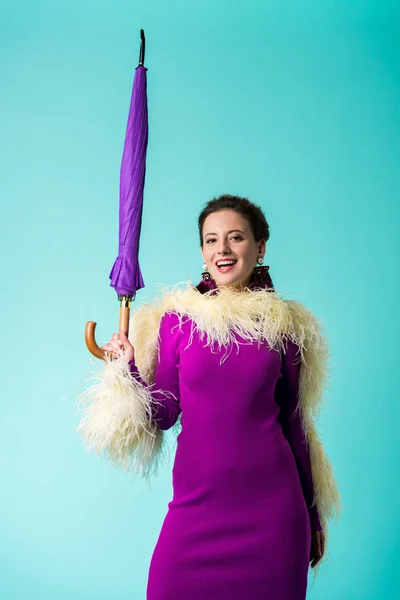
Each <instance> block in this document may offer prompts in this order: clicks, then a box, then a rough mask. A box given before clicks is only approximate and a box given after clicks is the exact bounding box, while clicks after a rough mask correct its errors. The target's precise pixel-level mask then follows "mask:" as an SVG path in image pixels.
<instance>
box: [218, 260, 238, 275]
mask: <svg viewBox="0 0 400 600" xmlns="http://www.w3.org/2000/svg"><path fill="white" fill-rule="evenodd" d="M235 265H236V262H234V263H233V264H232V263H229V264H228V263H227V264H224V263H222V264H221V266H220V265H217V269H218V271H219V272H220V273H227V272H228V271H230V270H231V269H233V267H234V266H235Z"/></svg>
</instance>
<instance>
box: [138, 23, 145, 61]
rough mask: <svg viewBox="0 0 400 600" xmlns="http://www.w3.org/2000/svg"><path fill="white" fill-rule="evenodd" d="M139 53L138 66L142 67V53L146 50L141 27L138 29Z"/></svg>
mask: <svg viewBox="0 0 400 600" xmlns="http://www.w3.org/2000/svg"><path fill="white" fill-rule="evenodd" d="M140 39H141V40H142V41H141V42H140V54H139V67H144V53H145V51H146V38H145V36H144V31H143V29H141V30H140Z"/></svg>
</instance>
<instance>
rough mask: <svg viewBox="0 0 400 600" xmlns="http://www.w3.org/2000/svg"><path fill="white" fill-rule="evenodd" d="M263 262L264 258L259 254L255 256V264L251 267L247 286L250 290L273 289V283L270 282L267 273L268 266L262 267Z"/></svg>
mask: <svg viewBox="0 0 400 600" xmlns="http://www.w3.org/2000/svg"><path fill="white" fill-rule="evenodd" d="M263 262H264V258H263V257H262V256H259V257H258V258H257V265H258V266H256V267H254V269H253V273H252V277H251V279H250V284H249V288H250V289H251V290H255V289H260V288H261V289H265V290H267V291H270V292H272V291H274V285H273V283H272V279H271V276H270V274H269V266H265V267H262V266H261V265H262V264H263Z"/></svg>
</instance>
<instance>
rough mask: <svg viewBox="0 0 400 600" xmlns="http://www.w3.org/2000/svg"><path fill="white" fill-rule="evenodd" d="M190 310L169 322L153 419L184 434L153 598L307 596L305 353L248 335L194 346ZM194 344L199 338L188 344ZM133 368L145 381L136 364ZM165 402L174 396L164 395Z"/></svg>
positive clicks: (163, 332) (167, 317)
mask: <svg viewBox="0 0 400 600" xmlns="http://www.w3.org/2000/svg"><path fill="white" fill-rule="evenodd" d="M190 332H191V322H190V319H189V317H187V319H186V320H185V321H184V322H183V323H182V325H181V327H179V317H178V316H177V315H176V314H175V313H173V312H167V313H165V314H164V316H163V317H162V319H161V323H160V331H159V342H160V352H159V356H158V359H157V364H156V371H155V380H154V386H152V387H151V388H150V389H154V390H157V389H160V390H164V391H168V392H172V394H174V396H175V398H176V400H174V399H173V398H171V397H170V398H169V399H166V398H165V396H163V395H161V394H157V393H156V392H153V396H154V400H155V402H154V407H153V409H152V410H153V419H154V420H155V421H156V423H157V425H158V426H159V427H160V428H161V429H164V430H167V429H169V428H170V427H172V426H173V425H174V424H175V422H176V420H177V418H178V416H179V414H180V413H181V425H182V430H181V432H180V433H179V435H178V438H177V449H176V455H175V461H174V466H173V472H172V483H173V498H172V500H171V502H169V504H168V511H167V514H166V516H165V519H164V522H163V525H162V528H161V532H160V534H159V538H158V541H157V544H156V546H155V549H154V552H153V556H152V559H151V563H150V569H149V577H148V584H147V595H146V598H147V600H244V599H246V600H303V599H304V598H305V596H306V588H307V575H308V567H309V555H310V541H311V529H314V530H319V529H321V526H320V522H319V517H318V512H317V509H316V507H315V506H314V507H311V505H312V498H313V482H312V475H311V465H310V457H309V453H308V448H307V445H306V443H305V437H304V432H303V429H302V426H301V422H300V416H299V414H298V413H297V412H295V408H296V405H297V395H298V379H299V371H300V355H299V354H298V348H297V346H295V345H294V344H293V343H291V342H289V343H287V351H286V353H283V352H279V351H276V350H272V349H270V348H269V346H268V345H267V343H264V344H258V343H257V342H255V343H249V342H248V341H246V340H243V338H241V337H240V336H238V335H237V336H236V339H237V340H238V341H239V342H243V344H241V345H240V346H239V352H237V347H236V345H235V346H234V347H233V349H232V352H231V353H230V355H229V357H228V358H227V360H225V362H223V364H220V360H221V357H222V356H223V354H225V353H226V348H222V349H221V350H220V351H218V348H217V346H214V347H210V346H208V347H205V346H204V344H205V339H203V340H201V339H200V336H199V334H198V333H197V332H195V333H194V336H193V340H192V342H191V344H190V345H189V346H188V343H189V337H190ZM186 346H188V347H187V348H186ZM130 367H131V372H132V374H133V375H134V377H135V378H136V379H138V380H139V381H140V382H141V383H143V385H146V384H145V382H144V381H143V380H142V379H141V377H140V375H139V373H138V370H137V368H136V366H135V362H134V360H133V361H131V363H130ZM161 398H162V401H161Z"/></svg>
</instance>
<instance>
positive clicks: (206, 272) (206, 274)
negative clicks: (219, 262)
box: [201, 263, 211, 281]
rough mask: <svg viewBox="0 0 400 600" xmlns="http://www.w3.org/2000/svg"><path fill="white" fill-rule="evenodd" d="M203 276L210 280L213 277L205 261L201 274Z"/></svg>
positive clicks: (204, 278)
mask: <svg viewBox="0 0 400 600" xmlns="http://www.w3.org/2000/svg"><path fill="white" fill-rule="evenodd" d="M201 278H202V280H203V281H210V279H211V275H210V273H209V272H208V269H207V265H206V263H203V272H202V274H201Z"/></svg>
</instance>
